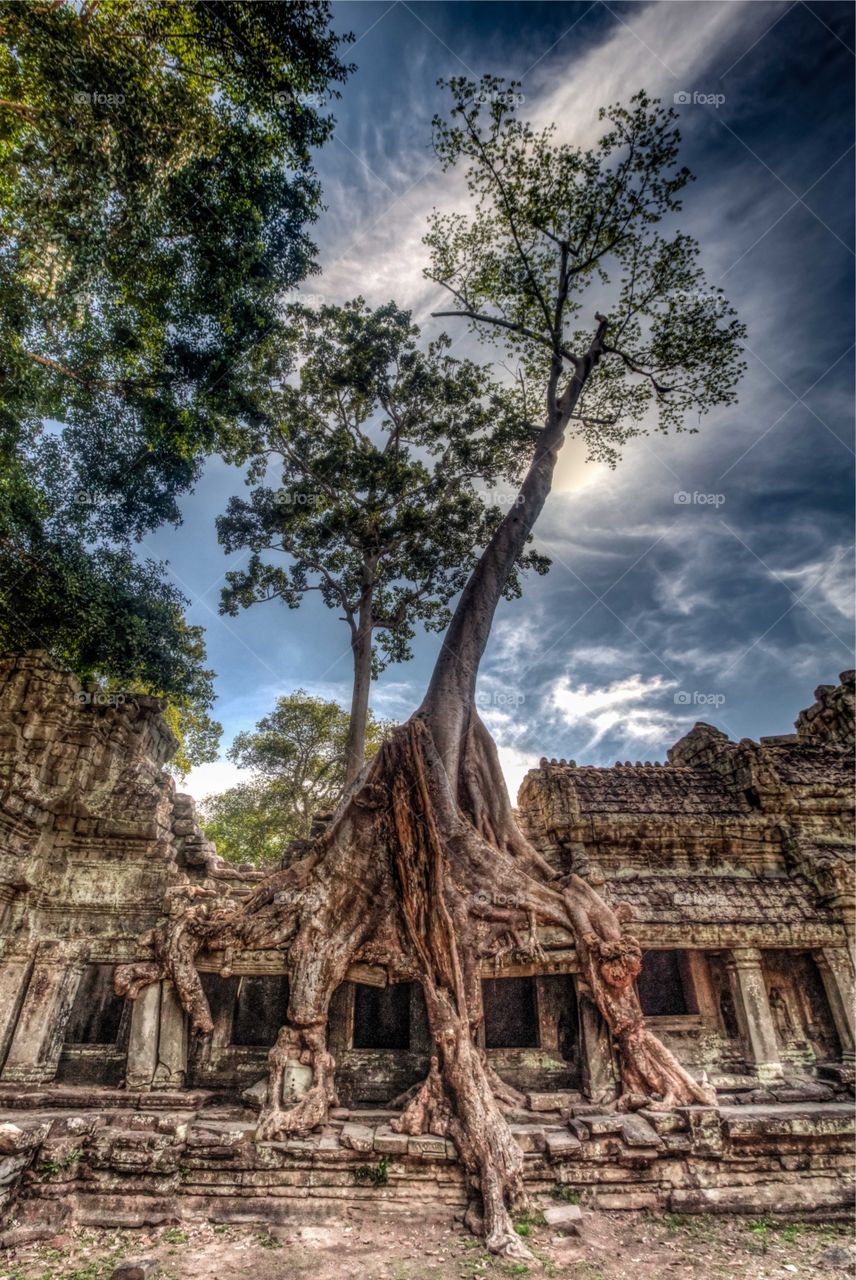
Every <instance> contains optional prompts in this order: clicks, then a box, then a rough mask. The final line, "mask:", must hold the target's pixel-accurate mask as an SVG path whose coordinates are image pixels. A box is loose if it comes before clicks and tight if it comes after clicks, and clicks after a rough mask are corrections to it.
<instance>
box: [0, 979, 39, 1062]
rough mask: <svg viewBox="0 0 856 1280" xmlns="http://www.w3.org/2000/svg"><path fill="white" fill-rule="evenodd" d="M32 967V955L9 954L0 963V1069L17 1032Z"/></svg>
mask: <svg viewBox="0 0 856 1280" xmlns="http://www.w3.org/2000/svg"><path fill="white" fill-rule="evenodd" d="M32 967H33V957H32V956H9V957H7V958H6V959H5V960H3V961H2V963H0V1069H2V1067H3V1064H4V1062H5V1061H6V1055H7V1054H8V1052H9V1046H10V1044H11V1043H12V1036H13V1035H14V1034H15V1026H16V1024H17V1021H18V1015H19V1014H20V1012H21V1006H22V1005H23V1003H24V996H25V995H26V992H27V983H28V982H29V980H30V972H31V970H32Z"/></svg>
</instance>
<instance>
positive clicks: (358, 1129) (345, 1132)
mask: <svg viewBox="0 0 856 1280" xmlns="http://www.w3.org/2000/svg"><path fill="white" fill-rule="evenodd" d="M341 1141H342V1146H344V1147H350V1149H351V1151H371V1150H372V1148H373V1147H374V1130H373V1129H370V1128H369V1127H368V1125H366V1124H346V1125H344V1126H343V1128H342V1137H341Z"/></svg>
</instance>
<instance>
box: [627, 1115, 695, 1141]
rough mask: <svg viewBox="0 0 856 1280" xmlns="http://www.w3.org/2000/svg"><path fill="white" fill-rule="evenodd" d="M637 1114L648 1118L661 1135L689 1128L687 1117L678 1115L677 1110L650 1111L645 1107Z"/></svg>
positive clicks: (682, 1131) (681, 1131)
mask: <svg viewBox="0 0 856 1280" xmlns="http://www.w3.org/2000/svg"><path fill="white" fill-rule="evenodd" d="M636 1114H637V1115H640V1116H641V1117H642V1119H643V1120H647V1121H648V1123H649V1124H650V1125H651V1127H652V1129H655V1130H656V1131H657V1133H659V1134H660V1136H661V1137H662V1136H663V1134H665V1133H679V1132H680V1133H685V1132H686V1129H687V1120H686V1117H685V1116H681V1115H678V1113H677V1112H676V1111H649V1110H648V1109H647V1108H643V1109H642V1110H641V1111H638V1112H637V1113H636Z"/></svg>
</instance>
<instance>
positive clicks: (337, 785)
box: [200, 689, 389, 866]
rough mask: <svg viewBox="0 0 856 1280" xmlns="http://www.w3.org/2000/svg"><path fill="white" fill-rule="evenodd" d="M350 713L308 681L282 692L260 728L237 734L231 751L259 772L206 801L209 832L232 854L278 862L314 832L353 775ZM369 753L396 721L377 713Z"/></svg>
mask: <svg viewBox="0 0 856 1280" xmlns="http://www.w3.org/2000/svg"><path fill="white" fill-rule="evenodd" d="M348 726H349V716H348V713H347V711H345V710H344V709H343V708H342V707H340V706H339V704H338V703H337V702H332V701H328V700H326V699H324V698H316V697H312V696H311V695H310V694H308V693H306V692H304V690H302V689H298V690H296V691H295V692H294V693H292V694H288V695H286V696H284V697H281V698H277V701H276V706H275V707H274V709H273V711H272V712H271V713H270V715H268V716H264V717H263V718H262V719H261V720H259V722H258V723H257V725H256V727H255V729H254V730H252V731H248V732H244V733H239V734H237V735H236V737H235V740H234V742H233V743H232V746H231V747H230V749H229V752H228V756H229V759H230V760H232V761H234V763H235V764H237V765H239V766H240V767H241V768H242V769H247V770H248V771H250V772H251V775H252V776H251V778H250V780H249V781H247V782H241V783H238V784H237V785H236V786H234V787H230V788H229V789H228V790H226V791H223V792H221V793H220V794H219V795H213V796H208V797H206V799H205V800H204V801H203V802H202V804H201V806H200V817H201V820H202V824H203V827H204V829H205V834H206V835H207V836H208V837H209V839H211V840H213V841H214V842H215V844H216V845H217V852H218V853H219V854H220V856H221V857H223V858H226V859H227V861H229V862H235V863H244V862H251V863H253V864H255V865H256V866H273V865H278V864H279V863H280V862H281V860H282V858H283V855H284V854H285V853H286V852H287V849H288V846H289V844H290V843H291V842H292V841H294V840H298V841H301V840H306V839H307V838H308V837H309V834H310V832H311V830H312V823H313V819H314V818H315V816H316V815H317V814H318V813H321V812H324V811H326V810H329V809H331V808H333V807H334V806H335V804H336V803H337V801H338V799H339V796H340V794H341V791H342V786H343V783H344V779H345V764H346V748H347V741H348ZM366 729H367V732H366V755H367V757H369V758H370V757H371V756H373V755H374V754H375V752H376V751H377V750H378V748H379V747H380V745H381V742H382V741H383V738H384V735H385V733H386V732H387V731H388V729H389V725H388V724H387V723H386V722H385V721H382V720H377V719H375V717H374V716H373V715H372V714H371V713H369V716H368V722H367V726H366Z"/></svg>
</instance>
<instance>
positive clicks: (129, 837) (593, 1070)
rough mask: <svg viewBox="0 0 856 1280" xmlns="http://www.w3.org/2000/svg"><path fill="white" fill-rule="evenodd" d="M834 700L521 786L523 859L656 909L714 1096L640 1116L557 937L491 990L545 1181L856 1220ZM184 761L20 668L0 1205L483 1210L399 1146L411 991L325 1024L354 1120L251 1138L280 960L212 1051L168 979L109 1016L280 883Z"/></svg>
mask: <svg viewBox="0 0 856 1280" xmlns="http://www.w3.org/2000/svg"><path fill="white" fill-rule="evenodd" d="M815 697H816V702H815V703H814V705H813V706H811V707H810V708H809V709H808V710H806V711H803V712H801V713H800V715H799V717H798V719H797V722H796V732H795V733H794V734H788V735H784V736H778V737H767V738H761V739H760V741H759V742H754V741H751V740H749V739H744V740H743V741H741V742H739V743H735V742H732V741H731V740H730V739H729V738H728V737H727V736H726V735H724V734H723V733H721V732H719V731H718V730H716V729H714V728H712V727H710V726H709V725H704V724H697V725H696V726H695V728H693V729H692V730H691V731H690V732H689V733H688V734H687V735H686V736H685V737H684V738H682V739H681V741H680V742H678V743H677V744H676V746H674V747H673V748H672V749H671V750H670V751H669V753H668V763H666V764H664V765H660V764H655V765H650V764H644V765H643V764H636V765H631V764H629V763H628V764H624V765H621V764H617V765H615V766H614V767H613V768H587V767H578V766H577V765H575V764H574V763H573V762H566V761H556V760H553V761H548V760H542V761H541V764H540V767H539V768H538V769H534V770H532V771H531V772H530V773H529V775H528V776H527V778H526V779H525V781H524V784H523V787H522V789H521V792H520V798H519V805H520V818H521V821H522V822H523V824H524V826H525V829H526V832H527V834H528V836H529V838H530V839H531V840H532V841H533V843H534V844H535V845H536V846H537V847H538V849H539V850H540V851H541V853H542V854H543V855H544V856H545V857H546V858H547V860H548V861H549V862H550V863H551V864H552V865H553V866H555V867H556V869H557V870H560V871H568V870H571V869H573V870H574V871H576V872H577V873H578V874H580V875H582V876H584V877H587V878H588V879H589V880H590V881H591V882H592V883H593V884H595V885H597V886H598V888H599V889H600V891H601V892H603V893H605V894H606V895H607V896H610V895H614V896H615V897H616V898H618V899H620V900H621V901H622V902H630V903H631V904H632V906H633V908H634V910H635V921H634V929H633V931H634V934H635V935H636V936H637V937H638V938H639V940H640V941H641V943H642V946H643V948H644V952H645V954H644V967H643V972H642V975H641V977H640V979H639V991H640V997H641V1001H642V1006H643V1009H644V1011H645V1013H646V1014H647V1016H648V1018H649V1019H650V1022H651V1025H652V1027H653V1029H654V1030H655V1031H656V1033H657V1034H658V1035H659V1036H660V1037H661V1038H662V1039H663V1040H664V1041H665V1042H666V1044H667V1045H668V1046H669V1048H670V1049H671V1050H672V1051H673V1053H674V1054H675V1055H676V1056H677V1057H678V1058H679V1060H680V1061H681V1062H682V1063H683V1064H684V1065H685V1066H686V1067H687V1068H688V1069H689V1070H690V1071H691V1072H693V1073H694V1074H696V1075H697V1076H700V1075H701V1073H702V1072H704V1073H706V1076H707V1078H708V1080H709V1081H710V1082H711V1083H712V1084H714V1085H715V1086H716V1089H717V1091H718V1100H719V1106H718V1107H715V1108H714V1107H689V1108H680V1109H678V1110H677V1111H675V1112H672V1113H668V1112H666V1113H664V1112H656V1111H644V1110H643V1111H641V1112H636V1113H633V1114H618V1113H616V1111H615V1110H614V1109H613V1108H611V1107H610V1103H611V1102H612V1100H613V1099H614V1097H615V1093H616V1081H617V1076H616V1071H617V1068H616V1059H615V1055H614V1053H613V1049H612V1045H611V1043H610V1037H609V1034H608V1031H607V1029H606V1026H605V1024H604V1023H603V1022H602V1020H601V1017H600V1015H599V1013H598V1011H597V1009H596V1007H595V1005H594V1003H593V1002H592V1000H591V999H590V998H589V996H588V994H587V991H586V989H585V985H584V983H583V982H582V980H581V978H580V977H579V974H578V966H577V964H576V959H575V953H574V948H573V941H572V939H571V937H570V935H568V934H565V933H564V932H563V931H561V930H558V929H544V930H542V931H541V937H540V940H541V943H542V946H543V948H544V951H545V953H546V956H547V959H546V961H543V962H540V963H537V964H532V963H527V964H514V963H510V964H507V965H506V966H504V967H503V968H502V969H501V970H500V971H498V972H494V971H493V970H490V971H485V973H484V978H483V980H484V998H485V1032H484V1034H485V1047H486V1051H487V1055H488V1058H489V1060H490V1061H491V1062H492V1064H493V1066H494V1067H495V1068H496V1070H497V1071H498V1073H499V1074H500V1076H502V1077H503V1078H504V1079H506V1080H507V1081H508V1082H509V1083H511V1084H513V1085H514V1086H516V1087H517V1088H518V1089H519V1090H521V1091H522V1092H523V1093H524V1094H525V1095H526V1108H525V1109H524V1110H522V1111H521V1112H519V1113H518V1114H516V1115H514V1116H513V1117H512V1131H513V1133H514V1135H515V1137H516V1138H517V1140H518V1142H519V1143H520V1144H521V1146H522V1148H523V1150H524V1152H525V1155H526V1161H525V1163H526V1181H527V1185H528V1186H530V1187H531V1189H532V1190H533V1191H538V1190H546V1189H550V1188H554V1187H555V1186H556V1184H561V1185H563V1186H565V1187H568V1188H572V1189H576V1190H577V1191H579V1192H580V1194H581V1195H582V1197H583V1200H584V1201H588V1202H590V1203H594V1204H597V1205H599V1206H600V1207H603V1208H623V1207H627V1208H631V1207H635V1208H639V1207H646V1208H651V1209H655V1210H656V1209H671V1210H674V1211H682V1212H691V1211H701V1210H706V1209H707V1210H714V1211H715V1210H720V1211H725V1210H732V1209H734V1210H738V1211H745V1212H759V1211H770V1210H776V1209H778V1210H785V1211H794V1210H797V1209H798V1210H800V1211H803V1212H817V1213H827V1214H828V1213H829V1212H830V1211H835V1210H836V1209H838V1208H840V1207H842V1206H846V1205H847V1204H849V1203H850V1199H851V1197H852V1187H851V1186H850V1182H851V1174H852V1158H851V1149H852V1135H853V1130H854V1125H853V1108H852V1103H851V1102H850V1101H849V1099H850V1098H851V1097H852V1086H853V1079H854V1023H853V999H854V968H853V952H854V933H856V927H854V926H856V920H854V869H853V868H854V858H853V842H854V827H853V792H852V786H853V763H854V761H853V738H854V734H853V716H854V673H853V672H852V671H851V672H845V673H844V674H843V675H842V676H841V683H840V684H839V685H838V686H837V687H836V686H832V685H823V686H821V687H820V688H819V689H817V690H816V692H815ZM174 749H175V742H174V740H173V737H172V735H171V732H170V730H169V729H168V727H167V725H166V723H165V722H164V720H163V719H162V717H161V715H160V704H159V703H158V701H157V700H156V699H152V698H146V697H135V698H130V697H129V698H128V699H127V700H125V701H122V700H120V699H116V698H113V699H110V698H107V697H106V696H104V695H99V693H98V692H97V691H94V690H87V689H84V688H81V686H80V684H79V682H78V681H76V680H75V679H74V678H73V677H72V676H70V675H68V674H66V673H64V672H61V671H59V670H57V669H56V668H55V667H54V666H52V664H51V663H50V661H49V659H48V658H47V657H46V655H44V654H42V653H37V652H35V653H30V654H27V655H24V656H19V657H12V658H6V659H3V660H2V661H0V769H2V784H1V788H0V1110H2V1115H0V1207H3V1208H4V1209H5V1211H6V1215H7V1217H8V1213H9V1210H10V1208H13V1209H14V1214H15V1215H16V1219H17V1221H18V1222H19V1223H20V1222H22V1221H23V1222H26V1221H28V1220H29V1219H32V1220H33V1221H39V1222H44V1221H48V1220H49V1221H50V1222H51V1223H52V1224H54V1225H56V1224H58V1223H61V1222H63V1221H69V1220H74V1221H77V1222H79V1223H81V1224H91V1225H113V1224H115V1225H138V1224H139V1225H141V1224H157V1223H161V1222H167V1221H171V1220H176V1219H179V1218H182V1217H192V1216H194V1215H197V1216H199V1215H205V1216H207V1217H209V1218H211V1219H213V1220H215V1221H217V1220H220V1221H228V1220H233V1221H246V1220H253V1219H259V1220H266V1221H284V1220H287V1219H288V1218H289V1216H290V1215H295V1214H297V1215H300V1217H301V1218H302V1219H303V1220H306V1219H311V1218H316V1219H321V1218H324V1217H325V1216H334V1217H335V1216H339V1215H342V1214H345V1213H349V1214H352V1215H359V1214H360V1213H370V1214H374V1213H376V1212H378V1211H379V1210H383V1211H388V1212H392V1211H395V1210H398V1209H401V1210H410V1211H413V1212H422V1213H429V1212H430V1213H433V1214H452V1213H457V1212H461V1211H462V1210H463V1209H464V1208H465V1206H466V1199H467V1196H466V1187H465V1180H464V1175H463V1173H462V1171H461V1170H460V1168H459V1166H458V1164H457V1162H456V1160H455V1153H454V1148H453V1147H452V1145H451V1143H449V1142H447V1140H446V1139H445V1138H442V1137H432V1136H431V1135H427V1136H423V1137H408V1136H407V1135H406V1134H399V1133H395V1132H393V1131H392V1130H391V1129H390V1127H389V1121H390V1119H392V1118H393V1116H394V1112H393V1110H391V1108H390V1104H391V1101H392V1100H393V1099H394V1098H395V1097H396V1095H398V1094H400V1093H401V1092H402V1091H403V1090H405V1089H407V1088H408V1087H409V1086H410V1085H411V1084H413V1083H414V1082H416V1081H418V1080H419V1079H421V1078H422V1077H423V1076H424V1074H425V1072H426V1069H427V1065H428V1058H429V1053H430V1041H429V1036H428V1029H427V1023H426V1018H425V1012H424V1007H423V1003H422V997H421V992H420V989H419V988H418V987H417V986H414V985H412V984H409V983H400V982H399V983H396V982H394V981H389V980H388V979H389V976H390V975H388V974H387V973H386V971H385V970H383V969H380V968H377V967H373V966H368V965H357V966H354V967H353V968H352V970H351V971H350V973H349V975H348V981H346V982H345V983H344V984H343V985H342V986H341V987H340V988H339V991H338V992H337V994H336V997H335V999H334V1002H333V1005H332V1008H331V1017H330V1024H329V1047H330V1050H331V1052H332V1054H333V1055H334V1057H335V1059H336V1064H337V1087H338V1091H339V1098H340V1103H341V1105H340V1107H339V1108H337V1109H336V1110H335V1111H334V1112H333V1113H332V1115H331V1118H330V1123H329V1124H328V1125H326V1126H324V1128H323V1130H321V1131H319V1132H315V1133H312V1134H310V1135H309V1136H308V1137H305V1138H300V1139H298V1138H294V1139H289V1140H287V1141H283V1142H271V1143H263V1144H258V1145H257V1144H255V1143H254V1142H253V1131H254V1127H255V1112H254V1110H253V1108H252V1103H253V1101H254V1094H253V1091H252V1086H254V1085H257V1082H258V1081H259V1080H260V1078H261V1077H263V1076H264V1074H265V1071H266V1055H267V1052H268V1049H269V1047H270V1046H271V1045H272V1044H273V1041H274V1039H275V1037H276V1034H277V1031H278V1029H279V1027H280V1025H281V1023H282V1021H283V1015H284V1011H285V1008H286V1006H287V1002H288V983H287V978H286V976H285V966H284V963H283V957H282V955H281V954H280V953H277V952H268V953H257V954H249V953H248V954H244V955H243V956H241V958H240V960H238V961H237V962H236V964H235V972H234V973H233V975H232V976H231V977H228V978H224V977H221V976H220V974H219V971H218V968H217V965H216V964H215V962H214V961H213V960H212V961H211V962H210V964H209V965H208V971H207V972H206V961H205V957H204V954H203V955H202V956H201V957H200V961H199V967H200V970H201V971H202V972H203V982H204V985H205V989H206V994H207V995H208V998H209V1001H210V1004H211V1009H212V1014H213V1016H214V1023H215V1025H214V1030H213V1032H212V1033H211V1034H210V1035H208V1036H206V1037H204V1038H202V1039H198V1040H194V1041H192V1042H191V1041H190V1040H189V1037H188V1034H187V1027H186V1018H185V1015H184V1013H183V1011H182V1009H181V1007H180V1005H179V1003H178V1001H177V999H176V997H175V994H174V991H173V989H172V986H171V984H170V983H169V982H163V983H161V984H155V985H153V986H150V987H148V988H146V989H145V990H144V991H143V992H142V994H141V995H140V997H139V999H138V1000H136V1001H135V1002H133V1003H131V1002H130V1001H124V1000H122V999H120V998H118V997H117V996H116V995H115V994H114V989H113V972H114V969H115V967H116V966H117V965H118V964H123V963H127V962H131V961H138V960H145V959H147V958H148V952H147V945H146V934H147V931H148V930H150V929H151V928H152V926H153V925H154V924H155V923H156V922H157V921H158V919H160V918H161V917H163V915H165V914H166V913H168V912H169V911H170V908H171V905H173V906H174V905H175V904H181V903H184V902H186V901H187V900H188V898H189V897H190V896H194V895H195V896H197V897H198V896H199V895H200V894H201V895H203V896H204V895H205V894H210V895H214V894H220V895H222V894H223V893H224V892H225V893H229V894H231V895H234V896H235V897H237V898H241V897H242V896H245V895H247V894H248V893H249V892H251V890H252V887H253V885H254V884H255V883H256V882H257V881H258V880H259V879H260V878H261V876H262V873H261V872H258V871H255V870H253V869H252V868H249V867H240V868H238V867H234V866H231V865H229V864H227V863H225V862H224V861H223V860H222V859H220V858H219V857H218V856H217V854H216V851H215V849H214V848H213V846H212V845H211V844H210V842H208V841H207V840H206V839H205V837H204V835H203V834H202V832H201V830H200V828H199V826H198V824H197V821H196V818H195V814H194V807H193V802H192V800H191V799H190V797H188V796H184V795H180V794H177V793H176V788H175V784H174V782H173V780H172V779H171V777H170V776H169V775H168V774H167V772H166V771H165V769H164V764H165V762H166V761H167V760H168V759H169V757H170V755H171V753H172V752H173V750H174ZM299 1071H300V1069H299V1068H295V1069H294V1070H293V1071H292V1075H291V1077H290V1078H287V1079H286V1084H285V1088H286V1090H291V1091H293V1093H295V1094H296V1093H297V1092H299V1091H300V1088H301V1085H302V1082H301V1080H300V1079H299V1078H297V1077H298V1076H299ZM247 1091H249V1092H247ZM384 1159H385V1160H387V1161H388V1162H389V1164H388V1166H384V1179H386V1180H385V1181H383V1180H382V1179H379V1178H373V1177H371V1176H370V1175H371V1173H372V1170H373V1168H375V1167H377V1166H378V1162H379V1161H381V1160H384Z"/></svg>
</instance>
